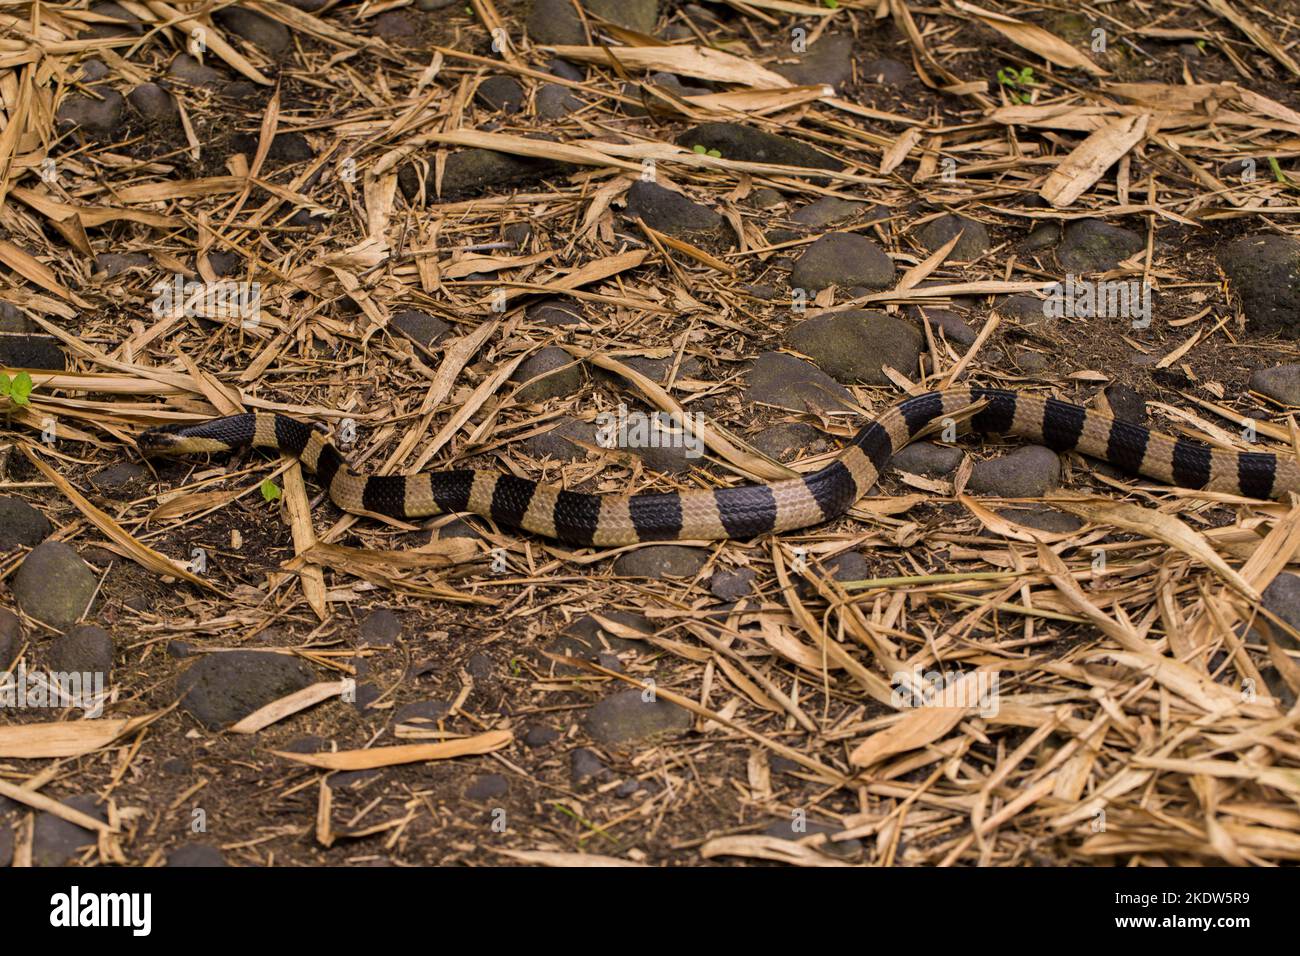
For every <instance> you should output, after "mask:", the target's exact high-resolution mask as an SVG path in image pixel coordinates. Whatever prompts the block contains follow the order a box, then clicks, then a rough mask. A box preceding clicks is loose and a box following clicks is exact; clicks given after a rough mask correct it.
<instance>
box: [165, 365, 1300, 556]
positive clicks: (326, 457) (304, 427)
mask: <svg viewBox="0 0 1300 956" xmlns="http://www.w3.org/2000/svg"><path fill="white" fill-rule="evenodd" d="M981 401H982V402H984V403H985V404H984V405H983V406H982V407H981V408H980V410H979V411H978V412H976V413H975V414H974V415H973V416H972V417H971V420H970V422H971V426H972V427H973V428H974V429H975V430H976V431H980V432H988V433H995V434H1008V435H1015V436H1018V437H1020V438H1026V439H1029V440H1031V441H1035V442H1041V443H1042V444H1044V445H1047V446H1048V447H1050V448H1053V449H1055V450H1056V451H1070V450H1073V451H1078V452H1082V453H1083V454H1085V455H1091V456H1093V457H1095V458H1100V459H1104V460H1105V461H1108V462H1110V463H1111V464H1113V465H1116V466H1117V467H1119V468H1120V469H1122V470H1124V471H1125V472H1127V473H1129V474H1133V475H1145V476H1147V477H1149V478H1155V479H1157V480H1159V481H1162V482H1165V483H1167V484H1173V485H1177V486H1180V487H1184V488H1203V489H1208V490H1211V491H1222V492H1230V493H1235V494H1241V495H1246V496H1249V497H1252V498H1271V497H1276V496H1279V495H1282V494H1284V493H1286V492H1288V491H1297V492H1300V467H1298V466H1297V464H1296V461H1295V460H1294V458H1292V457H1279V456H1277V455H1274V454H1271V453H1268V452H1237V451H1223V450H1220V449H1217V448H1211V447H1210V446H1209V445H1206V444H1203V443H1201V442H1198V441H1195V440H1193V439H1190V438H1177V439H1175V438H1171V437H1169V436H1168V435H1162V434H1160V433H1159V432H1153V431H1151V430H1150V429H1148V428H1144V427H1142V426H1141V425H1135V424H1132V423H1130V422H1125V421H1120V420H1118V419H1113V418H1110V417H1108V416H1106V415H1103V414H1101V413H1100V412H1096V411H1093V410H1091V409H1087V408H1083V407H1081V406H1079V405H1072V404H1070V403H1069V402H1063V401H1059V400H1057V399H1054V398H1042V397H1040V396H1037V395H1030V394H1019V393H1016V392H1010V391H1005V390H1002V389H993V388H982V387H979V386H972V387H969V388H950V389H944V390H943V391H936V392H927V393H925V394H923V395H916V396H914V397H912V398H909V399H907V400H905V401H903V402H900V403H898V404H897V405H893V406H891V407H890V408H888V409H886V410H885V412H884V413H883V414H881V415H880V417H878V418H877V419H876V420H875V421H873V422H871V423H870V424H868V425H867V426H865V427H864V428H863V429H862V430H861V431H860V432H858V434H857V435H856V436H855V437H854V439H853V441H852V442H850V443H849V445H848V446H847V447H845V448H844V450H843V451H842V452H841V453H840V455H839V456H838V457H837V458H836V460H835V461H833V462H831V463H830V464H829V465H827V466H826V467H824V468H822V469H820V470H818V471H815V472H812V473H810V474H807V475H804V476H801V477H797V478H788V479H784V480H781V481H774V482H771V483H768V484H746V485H738V486H735V487H730V488H718V489H715V490H700V491H682V492H667V493H658V494H639V495H631V496H628V495H589V494H583V493H581V492H576V491H564V490H561V489H559V488H556V487H554V486H551V485H544V484H538V483H537V482H534V481H529V480H528V479H526V478H517V477H515V476H513V475H506V474H498V473H496V472H489V471H469V470H462V471H442V472H421V473H420V474H416V475H408V476H405V477H403V476H387V475H372V476H366V475H360V474H357V473H356V472H354V471H353V470H352V469H351V468H349V467H348V466H347V465H346V464H345V463H344V462H343V458H342V456H341V455H340V454H339V452H338V450H337V449H336V448H335V447H334V446H333V445H332V444H330V442H329V439H328V438H327V437H326V436H325V433H324V432H323V431H322V430H321V429H320V428H319V427H313V426H312V425H308V424H305V423H303V422H299V421H295V420H294V419H291V418H286V417H284V416H283V415H276V414H270V413H262V412H257V413H250V414H244V415H231V416H229V417H226V418H217V419H213V420H211V421H207V422H201V423H199V424H195V425H171V426H165V427H162V428H153V429H149V430H148V431H146V432H144V433H143V434H142V435H141V436H140V440H139V444H140V448H141V450H142V451H143V452H145V453H146V454H173V455H174V454H192V453H203V452H223V451H229V450H232V449H236V448H240V447H244V446H250V445H251V446H253V447H255V448H274V449H276V450H278V451H282V452H287V453H289V454H291V455H297V456H299V458H300V459H301V460H302V464H303V465H304V466H305V467H306V468H307V469H308V470H309V471H314V472H315V473H316V477H317V479H318V480H319V482H320V484H321V485H322V486H323V487H324V488H326V489H327V490H328V492H329V496H330V498H331V499H332V500H333V502H334V503H335V504H336V505H338V506H339V507H340V508H342V509H343V510H344V511H348V512H352V513H354V514H365V513H367V512H369V513H377V514H381V515H386V516H389V517H393V518H424V517H428V516H430V515H436V514H442V513H448V512H471V513H473V514H477V515H481V516H483V517H489V518H492V519H493V520H494V521H496V522H498V523H500V524H503V525H507V526H510V527H514V528H523V529H524V530H526V531H531V532H534V533H535V534H540V535H544V536H546V537H548V538H556V539H559V540H560V541H564V542H566V543H568V544H574V545H600V546H611V545H613V546H617V545H627V544H637V543H639V542H643V541H681V540H716V539H721V538H749V537H752V536H754V535H759V534H764V533H767V532H770V531H790V530H793V529H796V528H805V527H808V526H810V525H815V524H819V523H821V522H823V521H827V520H829V519H831V518H834V517H836V516H837V515H840V514H843V513H844V512H845V511H846V510H848V508H849V507H850V506H851V505H852V504H853V502H854V501H856V500H857V499H858V498H859V497H861V496H862V495H864V494H866V492H867V489H869V488H870V487H871V486H872V485H873V484H874V483H875V481H876V478H877V477H878V476H879V474H880V472H881V471H882V470H883V469H884V467H885V465H886V463H887V462H888V461H889V459H890V457H891V456H892V455H893V454H894V452H896V451H898V450H899V449H900V448H902V447H903V446H904V445H906V444H907V443H908V442H909V441H911V440H912V439H913V438H914V437H916V435H917V433H918V432H920V431H921V430H922V429H924V428H925V427H926V426H927V425H929V424H930V423H931V422H934V421H936V420H938V419H942V418H943V417H945V416H947V415H951V414H953V413H955V412H956V411H957V410H959V409H964V408H967V407H968V406H971V405H972V404H974V403H976V402H981Z"/></svg>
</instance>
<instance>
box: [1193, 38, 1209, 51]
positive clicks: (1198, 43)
mask: <svg viewBox="0 0 1300 956" xmlns="http://www.w3.org/2000/svg"><path fill="white" fill-rule="evenodd" d="M1208 47H1209V44H1208V43H1206V42H1205V41H1204V40H1197V41H1196V49H1198V50H1200V51H1201V52H1202V53H1204V52H1205V51H1206V49H1207V48H1208Z"/></svg>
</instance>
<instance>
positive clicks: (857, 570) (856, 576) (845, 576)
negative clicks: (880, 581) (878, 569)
mask: <svg viewBox="0 0 1300 956" xmlns="http://www.w3.org/2000/svg"><path fill="white" fill-rule="evenodd" d="M826 566H827V567H828V568H830V571H831V577H833V578H834V579H835V580H836V581H865V580H867V579H869V578H871V577H872V574H871V565H870V563H868V561H867V559H866V558H865V557H863V555H862V552H860V551H845V552H844V553H843V554H837V555H835V557H833V558H831V559H830V560H828V561H827V562H826Z"/></svg>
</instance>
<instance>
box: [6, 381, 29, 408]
mask: <svg viewBox="0 0 1300 956" xmlns="http://www.w3.org/2000/svg"><path fill="white" fill-rule="evenodd" d="M31 394H32V377H31V376H30V375H28V374H27V373H26V372H19V373H18V374H17V375H15V376H14V377H13V378H12V379H11V378H10V377H9V376H8V375H5V374H4V373H3V372H0V398H7V399H9V402H10V404H12V405H17V406H19V407H20V408H26V407H27V406H28V405H30V404H31Z"/></svg>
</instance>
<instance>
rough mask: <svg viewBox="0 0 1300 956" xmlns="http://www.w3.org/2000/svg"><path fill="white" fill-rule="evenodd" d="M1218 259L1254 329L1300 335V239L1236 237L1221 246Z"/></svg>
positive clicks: (1247, 319)
mask: <svg viewBox="0 0 1300 956" xmlns="http://www.w3.org/2000/svg"><path fill="white" fill-rule="evenodd" d="M1218 259H1219V265H1220V266H1221V267H1222V268H1223V271H1224V273H1225V274H1226V275H1227V277H1228V280H1229V282H1230V283H1231V288H1232V291H1233V293H1234V294H1235V295H1237V296H1238V297H1239V298H1240V299H1241V308H1242V311H1243V312H1245V314H1246V322H1247V323H1248V325H1249V326H1250V328H1251V329H1252V330H1253V331H1255V332H1262V333H1268V332H1277V333H1279V334H1281V335H1283V336H1285V337H1286V338H1289V339H1295V338H1300V239H1295V238H1293V237H1291V236H1249V237H1246V238H1244V239H1236V240H1234V241H1232V242H1229V243H1227V244H1226V245H1224V246H1223V247H1222V248H1220V249H1219V252H1218Z"/></svg>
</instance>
